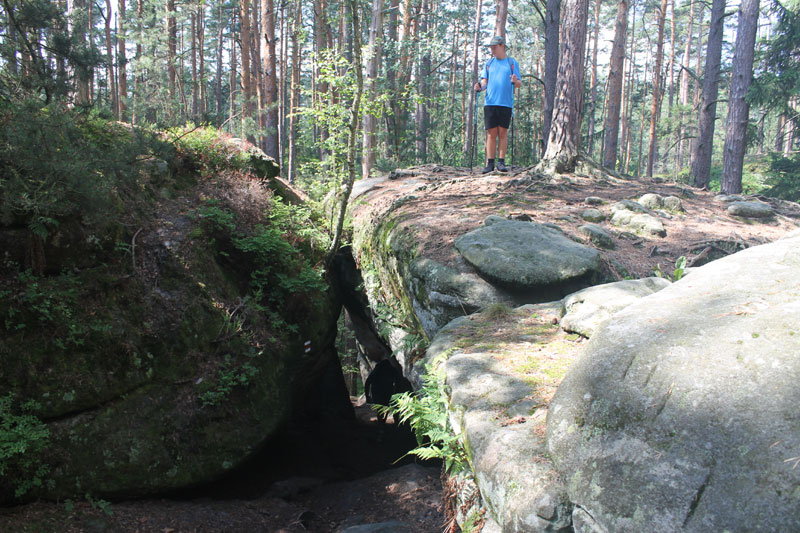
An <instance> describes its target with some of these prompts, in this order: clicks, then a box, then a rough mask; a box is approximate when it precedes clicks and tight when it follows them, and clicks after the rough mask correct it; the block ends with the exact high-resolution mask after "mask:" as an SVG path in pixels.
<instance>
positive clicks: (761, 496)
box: [547, 236, 800, 532]
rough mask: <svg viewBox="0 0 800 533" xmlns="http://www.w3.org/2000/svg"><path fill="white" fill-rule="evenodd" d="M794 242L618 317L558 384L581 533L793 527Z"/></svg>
mask: <svg viewBox="0 0 800 533" xmlns="http://www.w3.org/2000/svg"><path fill="white" fill-rule="evenodd" d="M798 324H800V237H798V236H794V237H793V238H788V239H784V240H781V241H777V242H775V243H772V244H768V245H763V246H758V247H754V248H749V249H747V250H744V251H742V252H739V253H737V254H735V255H732V256H728V257H726V258H723V259H720V260H718V261H714V262H712V263H709V264H708V265H706V266H703V267H701V268H698V269H697V270H695V271H693V272H692V275H691V276H688V277H686V278H684V279H682V280H681V281H679V282H677V283H675V284H673V285H671V286H669V287H667V288H665V289H663V290H661V291H659V292H657V293H655V294H653V295H651V296H648V297H646V298H644V299H641V300H639V301H638V302H635V303H633V304H631V305H630V306H628V307H627V308H625V309H623V310H621V311H619V312H618V313H617V314H616V315H614V318H613V320H610V321H608V322H606V324H605V325H604V326H602V327H601V328H600V329H599V330H598V331H596V332H595V334H594V335H593V336H592V338H591V340H590V341H589V344H588V345H587V347H586V350H585V352H584V353H583V354H582V356H581V357H580V358H579V359H578V360H577V361H576V362H575V364H574V365H573V367H572V368H571V369H570V371H569V372H568V374H567V376H566V378H565V379H564V381H563V382H562V384H561V386H560V387H559V389H558V391H557V393H556V395H555V397H554V399H553V401H552V403H551V405H550V411H549V414H548V421H547V434H548V449H549V451H550V453H551V457H552V458H553V460H554V462H555V464H556V467H557V469H558V471H559V472H560V473H561V474H562V476H563V477H564V479H565V482H566V485H567V490H568V493H569V496H570V499H571V501H572V502H573V503H574V504H575V506H576V507H575V509H576V511H575V513H574V518H575V522H574V525H575V527H576V531H617V532H641V531H649V532H672V531H697V532H700V531H702V532H707V531H731V532H736V531H742V532H744V531H764V532H767V531H798V530H800V506H799V505H798V498H800V489H798V487H800V469H798V468H795V466H796V464H797V461H798V455H800V453H799V451H800V411H798V409H797V406H798V405H800V388H799V387H798V386H797V384H798V383H799V382H800V357H798V354H800V326H798Z"/></svg>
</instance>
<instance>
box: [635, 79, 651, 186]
mask: <svg viewBox="0 0 800 533" xmlns="http://www.w3.org/2000/svg"><path fill="white" fill-rule="evenodd" d="M648 67H649V65H648V64H647V63H645V67H644V82H643V86H644V91H643V94H642V100H644V99H646V98H647V69H648ZM640 112H641V121H640V123H639V151H638V153H637V155H636V175H637V176H641V173H642V145H643V144H644V125H645V123H646V122H647V121H646V120H645V115H644V106H642V107H641V110H640Z"/></svg>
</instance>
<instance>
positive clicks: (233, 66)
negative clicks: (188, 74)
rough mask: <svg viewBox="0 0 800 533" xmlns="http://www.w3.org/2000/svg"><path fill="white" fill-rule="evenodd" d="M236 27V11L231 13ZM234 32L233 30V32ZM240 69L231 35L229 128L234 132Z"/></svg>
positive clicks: (233, 38)
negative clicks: (237, 71) (238, 72)
mask: <svg viewBox="0 0 800 533" xmlns="http://www.w3.org/2000/svg"><path fill="white" fill-rule="evenodd" d="M235 27H236V11H233V13H231V28H235ZM232 33H233V32H231V34H232ZM237 69H238V65H237V62H236V39H235V37H234V36H233V35H231V68H230V82H229V83H228V85H229V87H230V93H229V96H228V119H229V121H228V124H229V126H228V128H229V131H230V132H233V128H234V125H233V122H234V121H233V118H234V117H235V116H236V88H237V87H238V86H239V79H238V78H237V76H236V70H237Z"/></svg>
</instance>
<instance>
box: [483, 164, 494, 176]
mask: <svg viewBox="0 0 800 533" xmlns="http://www.w3.org/2000/svg"><path fill="white" fill-rule="evenodd" d="M493 170H494V163H492V164H489V165H486V166H485V167H483V173H484V174H488V173H489V172H491V171H493Z"/></svg>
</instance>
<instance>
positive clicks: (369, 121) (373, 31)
mask: <svg viewBox="0 0 800 533" xmlns="http://www.w3.org/2000/svg"><path fill="white" fill-rule="evenodd" d="M382 37H383V0H373V1H372V21H371V22H370V25H369V45H368V52H367V84H366V85H367V86H366V92H367V98H369V99H371V100H373V101H374V100H376V99H377V98H378V86H377V83H378V70H379V68H380V59H381V55H382V46H381V44H382V42H383V39H382ZM363 121H364V124H363V139H362V144H363V146H362V154H361V177H362V178H363V179H367V178H369V176H370V173H371V172H372V168H373V167H374V166H375V161H376V160H377V156H378V154H377V152H376V150H375V145H376V143H375V132H376V130H377V127H378V118H377V117H376V116H375V115H373V114H372V113H364V118H363Z"/></svg>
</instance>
